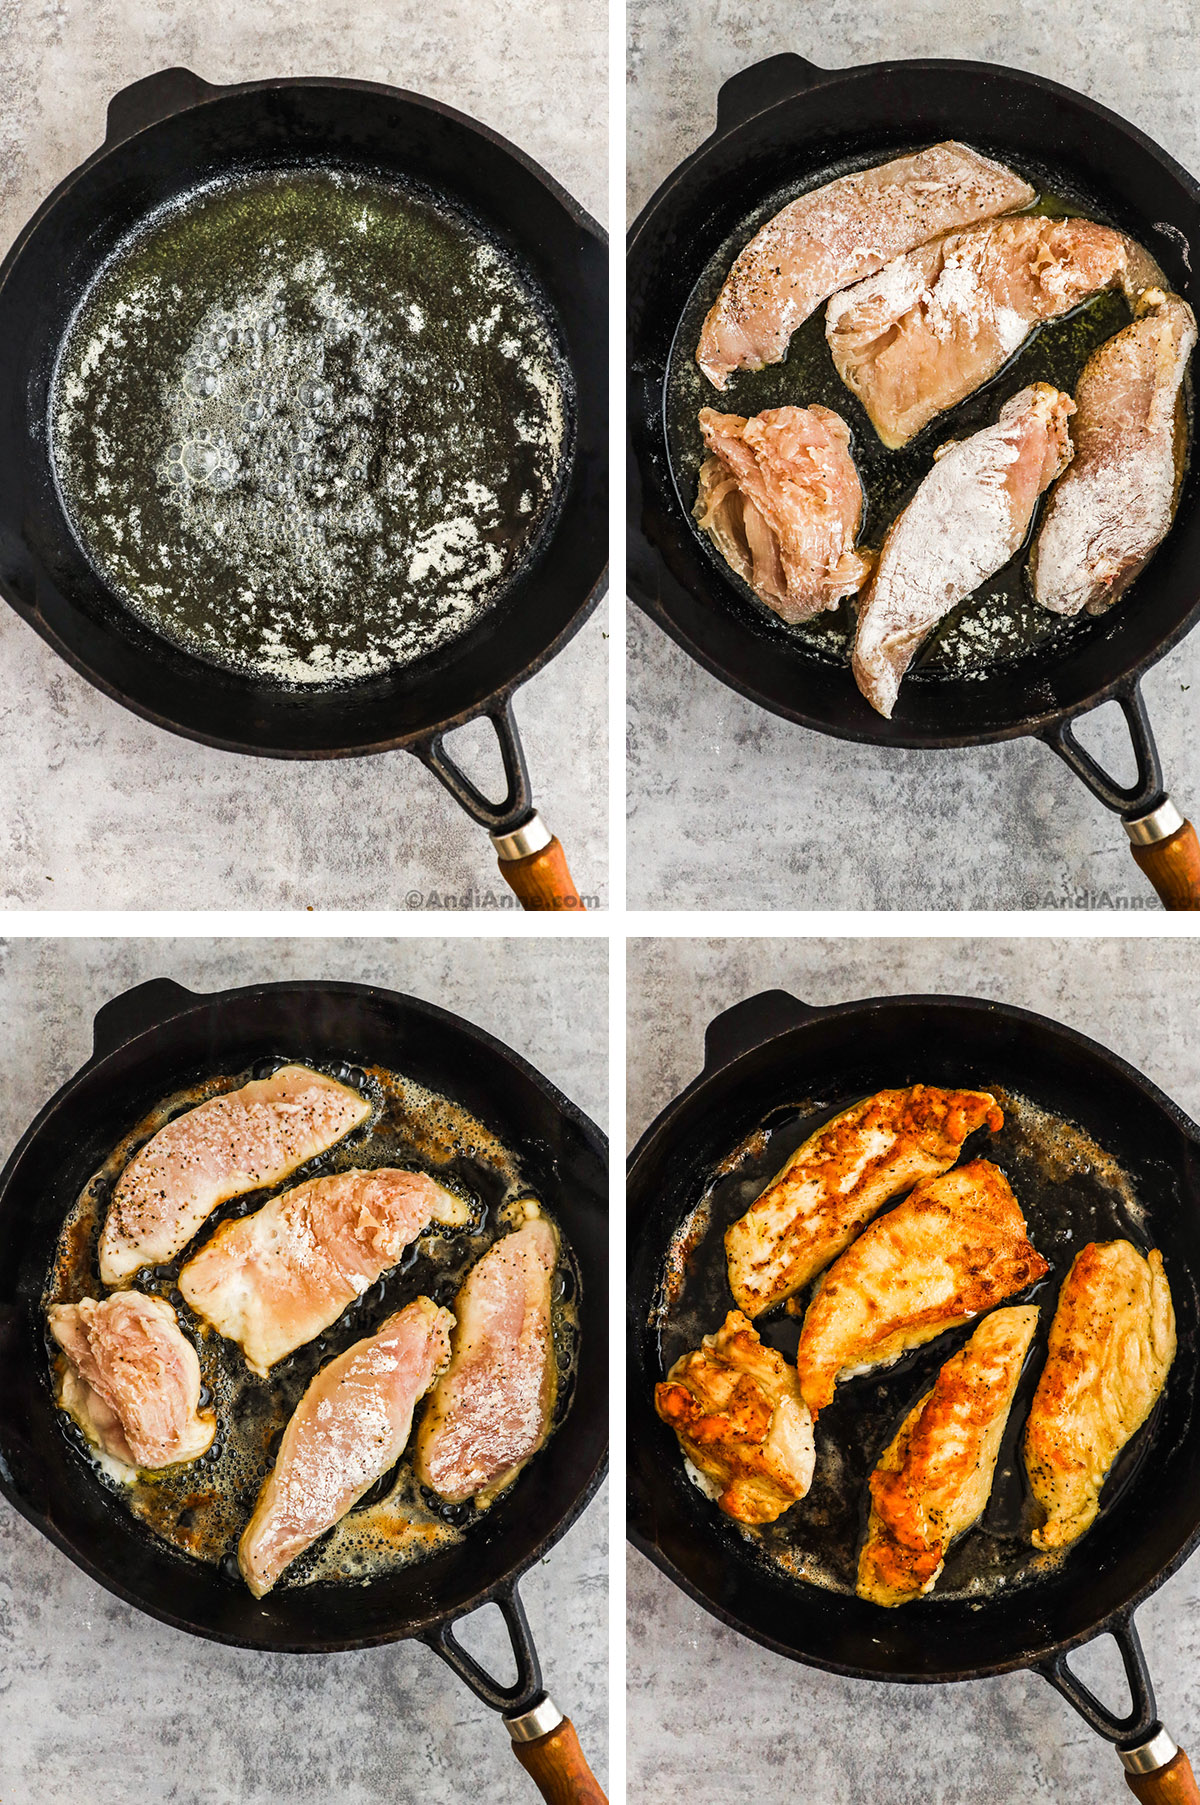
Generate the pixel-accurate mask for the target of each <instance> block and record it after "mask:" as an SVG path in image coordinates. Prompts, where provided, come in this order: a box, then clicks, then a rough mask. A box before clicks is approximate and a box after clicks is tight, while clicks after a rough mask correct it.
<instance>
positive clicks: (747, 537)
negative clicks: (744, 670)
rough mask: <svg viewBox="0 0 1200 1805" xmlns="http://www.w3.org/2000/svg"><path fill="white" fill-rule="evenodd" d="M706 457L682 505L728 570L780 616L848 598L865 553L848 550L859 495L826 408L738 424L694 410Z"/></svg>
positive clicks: (867, 565) (836, 420) (782, 410)
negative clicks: (693, 493)
mask: <svg viewBox="0 0 1200 1805" xmlns="http://www.w3.org/2000/svg"><path fill="white" fill-rule="evenodd" d="M700 430H701V432H702V433H703V434H704V442H705V444H706V445H707V446H708V448H709V450H710V452H711V453H712V456H711V457H709V458H706V459H705V461H704V463H703V464H702V465H701V467H700V487H699V493H698V495H697V497H696V505H695V508H694V509H693V510H692V511H693V513H694V515H695V517H696V521H697V523H698V524H699V527H700V530H701V531H702V532H704V533H707V534H708V536H709V538H710V539H711V540H712V542H713V544H714V545H715V546H716V548H717V550H718V551H719V552H720V554H721V556H722V557H723V558H724V560H725V562H726V563H727V564H728V565H729V567H730V569H731V570H733V571H736V573H737V575H738V576H739V577H742V578H743V579H744V580H745V581H746V582H747V583H749V584H750V587H751V588H752V589H753V590H754V591H755V592H756V594H757V595H758V596H759V597H760V598H761V599H762V600H763V601H764V602H765V603H766V604H767V606H768V608H773V609H774V610H775V612H776V614H778V615H779V616H780V618H781V619H782V620H786V621H788V622H790V623H792V624H794V623H795V622H797V621H803V620H810V619H811V618H812V616H813V615H814V614H820V613H821V612H822V611H823V610H824V609H827V608H836V607H837V604H838V602H839V601H840V600H841V599H842V597H843V596H847V595H854V594H855V593H856V591H857V590H859V589H861V588H862V585H863V584H864V583H865V582H866V580H867V578H868V576H869V575H870V573H871V565H872V559H871V557H870V556H869V555H868V554H866V553H864V552H858V551H855V549H854V541H855V538H856V537H857V535H858V529H859V525H860V523H861V521H862V511H863V495H862V484H861V483H860V482H859V480H858V471H857V470H856V469H855V468H854V461H853V459H852V458H851V456H850V429H849V427H848V426H847V425H846V423H845V421H844V420H843V419H842V418H841V417H840V416H839V415H838V414H835V413H832V412H831V411H830V409H829V408H827V407H774V408H768V409H767V411H766V412H765V413H762V414H756V415H755V416H754V418H753V419H750V420H745V419H743V418H742V416H741V415H740V414H718V413H716V412H715V411H714V410H713V409H712V408H711V407H706V408H703V409H702V410H701V413H700Z"/></svg>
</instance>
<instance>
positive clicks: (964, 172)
mask: <svg viewBox="0 0 1200 1805" xmlns="http://www.w3.org/2000/svg"><path fill="white" fill-rule="evenodd" d="M1033 199H1034V190H1033V189H1032V188H1031V187H1030V186H1029V184H1028V182H1023V181H1022V180H1021V178H1020V176H1018V175H1014V174H1013V172H1012V170H1011V169H1006V168H1005V167H1004V165H1003V164H1002V163H993V162H992V161H991V159H990V158H989V157H981V156H980V155H979V153H978V151H974V150H972V149H971V148H970V146H969V145H966V144H956V143H955V142H954V141H953V140H952V139H951V140H949V141H947V142H946V143H944V144H931V145H929V146H928V148H927V149H925V150H918V151H914V152H912V153H911V154H910V155H908V156H904V157H895V158H893V159H892V161H891V162H889V163H880V164H877V165H876V166H875V168H873V169H862V170H859V171H858V172H857V173H856V174H854V175H848V176H841V177H839V178H838V180H837V181H834V182H826V183H825V184H824V185H823V186H822V187H820V188H815V189H813V190H812V192H811V193H809V194H802V195H801V196H800V197H799V199H798V200H794V201H790V202H789V203H788V205H787V206H786V207H784V208H783V209H782V210H781V211H780V212H779V213H776V214H775V216H774V218H773V219H769V220H768V221H767V223H766V225H765V226H763V227H762V228H761V229H760V230H759V231H758V232H756V233H755V235H754V237H753V238H752V239H751V240H750V242H749V244H748V245H746V247H745V248H744V250H742V251H741V253H740V254H739V256H738V258H737V261H736V262H735V263H734V265H733V268H732V269H731V270H730V272H729V274H728V276H727V277H726V278H725V282H724V285H723V287H722V289H721V292H720V294H719V295H718V296H717V298H716V300H715V301H714V302H713V305H712V307H711V308H710V309H709V313H708V317H707V319H706V320H705V322H704V328H703V330H702V332H701V334H700V343H699V345H698V346H697V349H696V362H697V363H698V364H699V365H700V368H701V369H702V370H703V371H704V374H705V375H706V376H707V377H708V379H709V381H710V382H711V383H713V384H715V386H716V387H717V388H719V389H723V388H724V387H725V383H726V380H727V378H728V376H729V374H730V372H731V371H733V370H737V369H751V370H761V369H762V367H763V365H764V364H773V363H782V361H783V359H784V358H785V357H786V356H787V349H788V344H789V342H790V340H791V336H792V334H793V332H795V330H796V328H797V327H798V326H801V325H803V323H804V321H805V320H806V319H807V318H808V317H809V315H810V314H811V313H814V312H815V311H816V309H817V308H818V307H819V306H820V305H821V302H822V301H824V300H825V299H827V297H828V296H829V295H831V294H833V293H834V291H835V290H836V289H839V288H845V287H846V285H847V284H848V283H850V282H857V281H858V280H859V279H860V277H863V276H869V275H871V274H873V272H874V271H875V270H878V269H880V268H882V266H883V265H884V264H885V263H886V262H887V261H888V260H889V258H892V257H896V256H899V254H900V253H901V252H902V251H909V250H912V249H913V247H914V246H916V245H919V244H924V243H925V241H926V239H929V238H934V237H936V236H938V234H939V233H942V232H949V231H952V230H953V229H954V228H955V227H956V226H965V225H967V224H968V223H970V222H971V221H972V220H982V219H991V218H992V217H993V216H994V215H995V214H997V213H1010V212H1012V211H1013V210H1014V208H1017V207H1026V206H1028V205H1029V202H1030V201H1031V200H1033Z"/></svg>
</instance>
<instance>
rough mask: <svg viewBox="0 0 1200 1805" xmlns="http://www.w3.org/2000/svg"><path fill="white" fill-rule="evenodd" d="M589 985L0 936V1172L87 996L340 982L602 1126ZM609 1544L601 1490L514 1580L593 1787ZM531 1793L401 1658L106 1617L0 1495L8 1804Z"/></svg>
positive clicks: (459, 942)
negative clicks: (552, 1093) (459, 1026)
mask: <svg viewBox="0 0 1200 1805" xmlns="http://www.w3.org/2000/svg"><path fill="white" fill-rule="evenodd" d="M606 971H607V948H606V947H605V946H604V944H603V943H602V942H600V941H597V940H594V939H580V938H578V937H576V936H572V937H571V938H570V939H562V938H559V939H555V940H552V941H543V942H541V943H539V944H536V945H535V944H534V942H532V941H530V940H526V939H520V940H516V939H505V940H498V941H497V940H478V939H455V940H405V941H395V940H371V941H353V940H317V939H313V940H291V941H287V940H276V939H262V940H224V941H211V940H84V939H79V940H7V941H5V940H0V1047H2V1048H3V1053H2V1054H0V1162H2V1161H3V1160H4V1159H6V1158H7V1156H8V1154H9V1152H10V1151H11V1149H12V1146H13V1144H14V1143H15V1142H16V1140H17V1139H18V1137H19V1136H20V1135H21V1134H22V1133H23V1132H24V1130H25V1128H26V1127H27V1126H28V1124H29V1122H30V1121H31V1120H32V1118H33V1117H34V1115H35V1114H36V1113H37V1111H38V1110H39V1109H40V1108H41V1106H42V1104H43V1103H44V1102H45V1101H46V1100H47V1098H48V1097H50V1096H51V1095H52V1093H53V1092H54V1090H55V1089H56V1088H57V1087H58V1085H60V1084H61V1083H62V1082H63V1081H64V1080H65V1079H66V1078H68V1077H70V1075H71V1074H72V1073H73V1072H75V1071H77V1070H78V1068H79V1067H80V1066H81V1065H82V1064H83V1063H84V1061H85V1060H86V1059H87V1058H88V1056H89V1054H90V1052H91V1040H92V1035H91V1023H92V1017H93V1015H94V1013H95V1011H96V1010H97V1008H98V1007H99V1006H100V1004H101V1003H103V1002H105V1001H107V1000H108V999H109V998H110V997H113V996H116V995H119V994H120V992H121V991H123V990H126V989H128V988H129V987H130V986H132V985H134V984H138V983H141V982H142V981H143V980H144V979H146V978H153V977H171V978H174V979H176V980H177V981H178V982H179V983H182V984H185V985H187V986H189V987H190V988H192V989H195V990H200V991H204V990H219V989H224V988H227V987H229V986H231V985H236V984H248V983H253V982H257V981H259V980H262V979H278V978H346V979H355V980H358V981H362V982H368V983H374V984H384V985H387V986H388V987H389V988H392V989H396V990H400V991H405V992H408V993H410V994H413V995H416V996H421V997H425V998H426V999H428V1000H429V1001H430V1002H435V1003H438V1004H440V1005H441V1006H442V1007H443V1008H446V1009H450V1010H453V1011H454V1012H456V1013H457V1014H460V1015H462V1016H464V1017H465V1018H466V1019H467V1020H469V1021H471V1022H474V1023H476V1024H477V1025H478V1026H480V1027H482V1028H486V1029H487V1030H489V1032H491V1033H493V1034H495V1035H496V1036H497V1037H498V1038H499V1039H501V1040H503V1041H505V1042H506V1043H507V1044H508V1045H509V1046H511V1047H512V1048H513V1049H514V1050H515V1051H516V1052H518V1053H520V1054H522V1055H523V1056H524V1057H525V1058H527V1059H528V1060H530V1061H531V1062H532V1063H533V1064H534V1065H535V1066H536V1067H537V1068H538V1069H539V1070H540V1071H541V1072H543V1073H544V1074H545V1076H546V1077H547V1078H549V1079H550V1080H551V1081H552V1082H553V1083H554V1084H556V1085H558V1086H559V1087H560V1088H561V1089H562V1090H563V1091H565V1093H566V1094H567V1096H569V1097H571V1098H572V1099H573V1100H574V1101H575V1102H576V1103H578V1104H579V1105H580V1106H581V1107H582V1108H583V1109H584V1110H586V1111H587V1112H588V1114H589V1115H591V1116H592V1117H593V1118H594V1119H595V1120H598V1121H600V1122H603V1121H604V1118H605V1114H606V1110H607V1097H608V1073H607V1061H606V1058H605V1051H604V1040H603V1029H601V1030H600V1031H599V1032H597V1030H596V1028H595V1025H594V1018H595V1011H594V1010H591V1011H589V1010H587V1009H585V1006H584V1003H583V1000H582V999H583V998H585V997H587V996H594V995H595V994H596V993H597V992H599V993H600V994H603V993H604V989H605V984H606ZM606 1538H607V1508H606V1502H605V1494H604V1492H601V1494H600V1496H599V1497H597V1498H596V1499H595V1500H594V1501H593V1502H592V1504H590V1505H589V1506H588V1508H587V1510H586V1511H585V1512H584V1514H583V1516H582V1517H581V1518H580V1519H579V1521H578V1522H577V1523H576V1524H575V1525H574V1527H573V1528H572V1529H571V1530H569V1531H568V1533H567V1535H566V1537H565V1538H564V1540H563V1541H562V1542H560V1543H559V1544H558V1546H557V1547H556V1548H553V1549H552V1550H551V1551H550V1553H549V1554H548V1555H547V1557H546V1559H545V1560H544V1561H543V1562H542V1563H541V1564H540V1565H538V1566H537V1567H535V1568H534V1569H533V1570H532V1572H531V1573H530V1574H529V1575H528V1576H527V1578H526V1579H525V1580H523V1581H522V1593H523V1596H524V1598H525V1602H526V1605H527V1606H528V1610H529V1616H530V1621H531V1623H532V1625H533V1630H534V1635H535V1637H536V1639H537V1643H538V1648H539V1651H540V1653H541V1657H542V1664H543V1667H544V1670H545V1675H546V1684H547V1686H548V1687H549V1689H550V1690H551V1692H552V1693H553V1695H554V1696H555V1697H556V1698H557V1700H558V1701H559V1703H560V1704H561V1706H562V1707H563V1709H564V1710H565V1711H567V1712H568V1714H569V1715H570V1716H571V1717H572V1718H573V1719H574V1722H575V1725H576V1727H577V1729H578V1731H579V1734H580V1738H581V1740H582V1743H583V1746H584V1748H585V1750H586V1751H587V1753H588V1754H589V1755H590V1757H591V1759H592V1761H593V1763H594V1765H595V1766H596V1769H597V1772H598V1773H599V1774H601V1775H603V1774H604V1772H605V1771H606V1767H607V1761H606V1754H607V1747H606V1738H607V1722H608V1714H607V1702H608V1695H607V1671H608V1579H607V1576H608V1551H607V1540H606ZM488 1615H489V1616H490V1615H491V1614H490V1613H489V1614H488ZM485 1628H486V1629H488V1633H487V1634H486V1636H485V1635H484V1633H483V1632H484V1630H485ZM476 1631H477V1632H478V1633H476ZM493 1631H494V1625H493V1626H489V1625H488V1620H487V1617H486V1616H485V1617H484V1618H483V1619H482V1621H481V1622H480V1623H479V1624H478V1625H477V1626H475V1629H472V1630H469V1631H467V1632H466V1639H467V1640H468V1642H469V1644H470V1645H471V1646H472V1647H475V1648H478V1649H481V1650H484V1651H486V1652H485V1658H488V1657H490V1658H492V1659H496V1657H497V1656H499V1654H500V1651H501V1649H502V1647H504V1646H506V1645H505V1644H504V1643H503V1637H502V1633H501V1635H500V1636H499V1637H498V1636H496V1635H495V1634H494V1633H493ZM509 1660H510V1661H511V1657H509ZM496 1671H498V1672H501V1673H503V1672H504V1666H503V1665H500V1666H498V1667H497V1669H496ZM536 1796H537V1795H536V1793H535V1791H534V1788H533V1784H532V1782H531V1781H530V1780H528V1779H527V1778H526V1776H525V1775H524V1774H523V1773H522V1772H521V1770H520V1769H519V1767H518V1766H517V1763H516V1761H515V1759H514V1758H513V1755H512V1753H511V1751H510V1747H509V1738H508V1733H507V1731H506V1730H505V1729H504V1726H503V1724H502V1723H501V1722H500V1720H499V1718H498V1717H496V1716H495V1715H494V1714H493V1713H492V1712H490V1711H488V1710H487V1709H486V1708H485V1707H484V1706H483V1705H481V1704H479V1703H478V1702H477V1701H476V1700H475V1698H474V1697H473V1696H472V1694H471V1693H470V1692H468V1691H467V1689H466V1687H465V1686H463V1685H462V1684H461V1683H460V1682H459V1681H458V1680H456V1679H455V1678H454V1677H453V1676H452V1675H451V1674H450V1672H449V1670H448V1669H447V1668H445V1667H443V1665H442V1663H441V1662H440V1661H439V1660H438V1659H437V1658H436V1656H434V1655H433V1654H431V1653H430V1652H429V1651H428V1650H427V1649H425V1648H423V1647H421V1646H420V1645H419V1644H416V1643H410V1642H401V1643H397V1644H396V1645H395V1646H394V1647H391V1648H383V1649H374V1650H369V1651H366V1652H363V1653H356V1654H342V1655H330V1656H300V1655H292V1656H286V1655H279V1656H271V1655H257V1654H250V1653H243V1652H241V1651H239V1650H236V1649H226V1648H220V1647H218V1646H217V1645H216V1644H215V1643H211V1642H203V1641H200V1640H198V1639H197V1638H195V1637H192V1636H186V1635H184V1634H183V1633H182V1632H180V1631H177V1630H172V1629H168V1628H167V1627H166V1626H165V1625H163V1624H160V1623H156V1622H154V1621H153V1620H152V1619H150V1618H149V1617H144V1616H141V1615H139V1614H138V1613H137V1612H135V1611H133V1610H132V1609H130V1608H129V1607H128V1606H127V1605H124V1604H122V1603H120V1602H119V1601H118V1600H117V1599H115V1598H113V1597H111V1596H110V1595H109V1594H108V1593H107V1592H105V1591H103V1590H102V1589H101V1588H100V1587H99V1586H97V1585H96V1584H95V1583H94V1582H93V1581H92V1580H90V1579H88V1578H87V1577H85V1575H84V1574H83V1573H81V1572H80V1571H79V1570H78V1569H77V1568H76V1567H75V1566H73V1565H72V1563H71V1562H70V1561H69V1560H68V1559H67V1558H66V1556H65V1555H62V1554H59V1552H58V1551H57V1549H55V1548H53V1547H51V1545H50V1543H49V1542H47V1541H44V1540H43V1538H42V1537H41V1536H40V1535H38V1533H37V1532H36V1531H35V1530H34V1529H32V1528H31V1527H30V1526H29V1525H28V1524H27V1523H26V1522H25V1520H24V1518H22V1517H19V1516H18V1515H17V1513H16V1512H15V1511H14V1510H12V1509H10V1507H9V1506H8V1505H7V1504H4V1503H0V1798H2V1799H3V1800H4V1801H5V1805H134V1801H137V1802H139V1805H140V1802H142V1801H149V1800H153V1801H160V1800H161V1801H170V1805H334V1802H335V1801H336V1805H383V1802H384V1801H395V1802H396V1805H415V1802H416V1801H417V1800H421V1801H423V1802H425V1805H485V1802H486V1805H508V1801H510V1800H511V1801H512V1805H528V1802H529V1801H531V1800H533V1799H534V1798H536Z"/></svg>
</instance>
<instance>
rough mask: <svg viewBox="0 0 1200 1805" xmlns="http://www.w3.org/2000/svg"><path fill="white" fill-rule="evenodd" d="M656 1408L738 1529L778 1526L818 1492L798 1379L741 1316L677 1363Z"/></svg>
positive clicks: (657, 1391) (732, 1315)
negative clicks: (792, 1509) (739, 1525)
mask: <svg viewBox="0 0 1200 1805" xmlns="http://www.w3.org/2000/svg"><path fill="white" fill-rule="evenodd" d="M654 1407H655V1409H656V1410H657V1411H658V1414H659V1416H660V1417H661V1418H662V1420H663V1422H664V1423H666V1424H668V1425H669V1427H670V1428H672V1429H674V1431H675V1433H676V1435H677V1436H678V1437H679V1445H680V1447H681V1448H682V1449H683V1452H684V1453H685V1454H686V1456H687V1458H688V1459H689V1460H690V1461H691V1463H692V1465H693V1466H694V1467H696V1468H697V1469H698V1470H699V1471H700V1472H701V1473H702V1474H704V1475H705V1477H706V1478H708V1479H709V1480H711V1481H713V1482H714V1484H715V1486H716V1487H717V1488H719V1495H718V1497H717V1503H718V1504H719V1506H720V1508H721V1509H722V1510H723V1511H724V1512H725V1514H726V1516H728V1517H734V1518H736V1519H737V1521H738V1522H739V1523H774V1522H775V1520H776V1518H777V1517H781V1516H782V1515H783V1513H784V1511H785V1510H788V1509H790V1507H791V1506H792V1505H793V1504H795V1502H796V1500H797V1499H798V1498H803V1497H804V1494H805V1493H806V1492H807V1491H808V1488H809V1486H810V1485H811V1484H812V1476H813V1466H814V1463H815V1459H816V1456H815V1452H814V1449H813V1431H812V1418H811V1417H810V1416H809V1413H808V1410H807V1408H806V1407H805V1404H804V1400H803V1398H802V1397H801V1396H800V1386H799V1383H798V1381H797V1378H796V1374H795V1372H794V1370H793V1369H792V1368H791V1367H790V1366H789V1365H788V1363H787V1361H786V1360H785V1359H784V1358H783V1356H782V1354H777V1353H776V1352H775V1349H774V1348H770V1347H764V1346H763V1344H762V1342H761V1341H760V1340H759V1337H758V1331H757V1330H756V1329H755V1327H754V1325H753V1324H752V1323H750V1322H748V1321H747V1320H746V1318H745V1317H744V1316H742V1315H741V1314H740V1312H738V1311H737V1310H731V1311H730V1312H729V1314H728V1316H727V1317H726V1318H725V1321H724V1323H723V1324H722V1326H721V1327H720V1328H719V1329H718V1330H717V1331H716V1333H715V1334H712V1335H706V1336H705V1337H704V1340H703V1341H702V1342H701V1344H700V1347H699V1348H698V1349H697V1350H695V1351H694V1352H692V1353H690V1354H684V1355H682V1356H681V1358H680V1359H678V1360H677V1361H676V1362H675V1364H674V1366H673V1367H672V1368H671V1370H670V1372H669V1373H668V1374H667V1378H666V1381H665V1382H664V1383H663V1384H660V1385H656V1386H655V1388H654Z"/></svg>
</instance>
